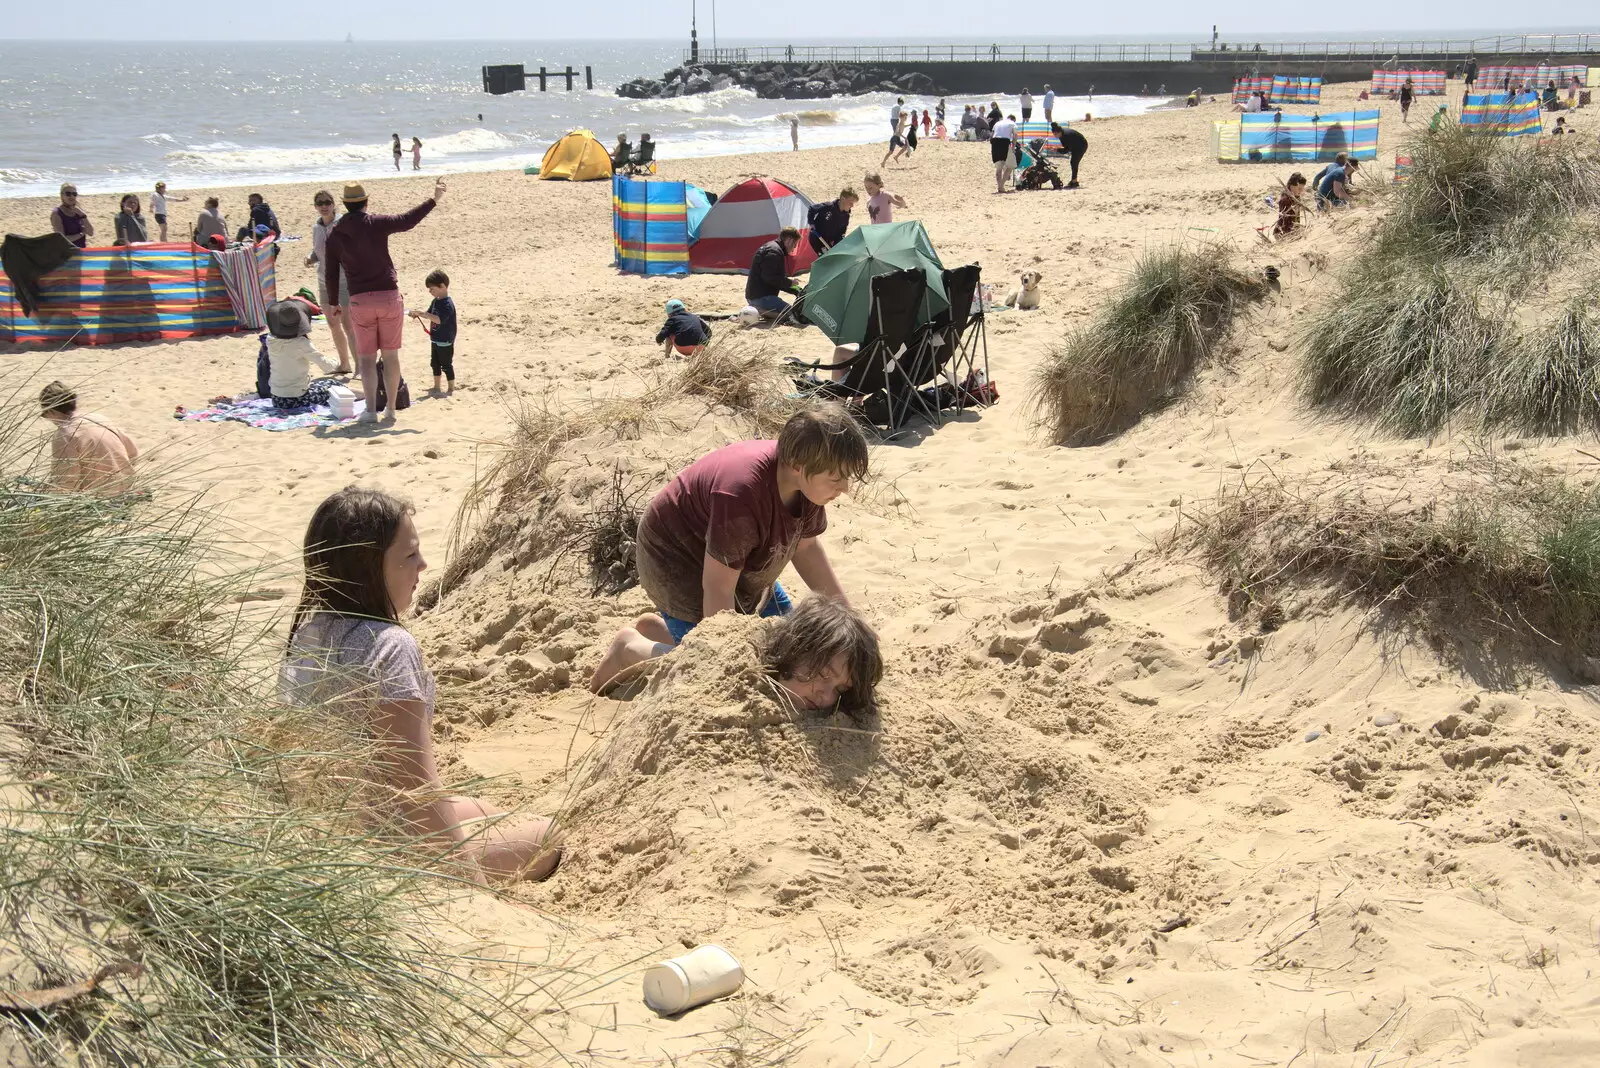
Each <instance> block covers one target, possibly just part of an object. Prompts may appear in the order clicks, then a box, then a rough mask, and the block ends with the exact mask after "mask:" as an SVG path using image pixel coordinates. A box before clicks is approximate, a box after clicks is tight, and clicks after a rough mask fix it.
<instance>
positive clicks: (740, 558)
mask: <svg viewBox="0 0 1600 1068" xmlns="http://www.w3.org/2000/svg"><path fill="white" fill-rule="evenodd" d="M866 472H867V441H866V438H865V437H864V436H863V435H862V433H861V429H860V427H858V426H857V425H856V423H855V421H854V420H853V419H852V418H851V417H850V416H849V414H847V413H846V412H845V411H844V409H843V408H840V407H837V406H835V405H826V406H823V407H819V408H815V409H810V410H807V411H804V412H800V413H798V414H796V415H794V416H792V417H791V418H790V419H789V421H788V422H787V423H785V424H784V427H783V430H782V431H781V432H780V433H779V434H778V440H777V441H742V442H737V443H735V444H733V445H727V446H724V447H723V448H720V449H718V450H716V451H715V452H712V453H710V454H708V455H706V456H704V457H702V458H700V459H699V460H696V461H695V462H694V463H692V464H690V465H689V466H688V467H686V468H684V470H683V471H682V472H680V473H679V474H678V476H677V477H676V478H674V479H673V480H672V482H671V483H670V484H668V485H667V486H666V488H665V489H663V490H662V491H661V492H660V493H657V494H656V496H655V497H654V499H652V500H651V502H650V504H649V506H648V507H646V508H645V511H644V515H643V516H642V517H641V518H640V520H639V533H638V537H637V539H636V541H635V551H636V554H637V560H638V567H639V583H640V585H642V586H643V587H644V590H645V592H646V593H648V594H649V595H650V599H651V601H653V602H654V603H655V606H656V608H657V609H658V610H659V611H658V613H651V614H649V615H644V616H640V617H639V618H638V619H637V620H635V621H634V623H633V625H632V626H631V627H624V628H623V629H622V631H621V632H620V633H619V634H618V635H617V636H616V638H615V639H613V640H612V643H611V646H610V648H609V649H608V650H607V651H606V655H605V657H604V658H603V659H602V660H601V661H600V664H599V666H598V667H596V668H595V672H594V678H593V680H592V681H591V683H590V687H591V688H592V689H593V690H594V691H595V692H596V693H600V692H602V691H603V690H604V689H605V688H606V687H607V686H608V685H610V684H611V682H612V681H614V680H615V679H616V678H617V676H618V675H619V674H620V673H622V672H624V671H626V670H627V669H628V668H631V667H633V666H634V665H636V664H639V663H642V662H643V661H645V660H648V659H650V658H651V657H653V656H660V655H662V654H663V653H666V652H669V651H670V650H671V649H672V648H674V647H675V646H676V645H677V644H678V642H679V641H681V640H682V639H683V636H684V635H685V634H687V633H689V631H690V630H692V629H694V627H695V625H696V624H697V623H699V622H700V621H701V620H702V619H704V618H706V617H707V616H712V615H716V614H717V613H718V612H725V611H733V612H741V613H744V614H746V615H761V616H786V615H788V614H789V613H790V612H791V611H792V610H793V606H792V603H791V602H790V600H789V595H788V594H787V593H786V592H785V591H784V588H783V587H782V586H781V585H780V584H779V583H778V576H779V575H781V574H782V573H783V569H784V568H785V567H787V566H788V565H789V564H790V563H791V562H792V563H793V564H794V569H795V571H797V572H799V574H800V577H801V579H803V580H804V581H805V583H806V585H807V586H808V587H810V589H811V590H812V592H814V593H819V594H822V595H823V596H825V597H829V598H833V599H835V600H838V601H840V602H843V603H848V601H847V599H846V598H845V595H844V590H843V589H841V588H840V586H839V580H838V578H836V577H835V576H834V573H833V566H832V564H830V563H829V562H828V554H827V552H826V551H825V550H824V549H823V547H822V542H821V541H820V538H821V535H822V533H823V532H824V531H825V530H827V528H828V516H827V510H826V509H827V505H828V504H830V503H831V502H832V501H833V500H834V499H836V498H837V497H839V496H840V495H841V494H843V493H844V492H845V491H846V490H848V489H849V488H850V484H851V482H852V481H859V480H860V479H862V478H863V477H864V476H865V475H866Z"/></svg>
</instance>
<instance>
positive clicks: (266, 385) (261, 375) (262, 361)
mask: <svg viewBox="0 0 1600 1068" xmlns="http://www.w3.org/2000/svg"><path fill="white" fill-rule="evenodd" d="M256 395H257V396H259V397H260V398H261V399H262V400H271V399H272V358H271V357H270V356H268V355H267V335H266V334H262V335H261V351H260V352H258V353H257V354H256Z"/></svg>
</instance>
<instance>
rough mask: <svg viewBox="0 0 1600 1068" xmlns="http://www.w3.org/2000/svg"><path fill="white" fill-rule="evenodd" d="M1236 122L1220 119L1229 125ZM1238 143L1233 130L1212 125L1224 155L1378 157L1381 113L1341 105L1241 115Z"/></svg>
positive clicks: (1278, 159) (1260, 159) (1253, 159)
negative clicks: (1326, 110)
mask: <svg viewBox="0 0 1600 1068" xmlns="http://www.w3.org/2000/svg"><path fill="white" fill-rule="evenodd" d="M1228 125H1233V124H1232V123H1218V124H1217V126H1218V127H1221V126H1228ZM1237 125H1238V130H1239V134H1238V146H1239V147H1238V149H1237V150H1236V154H1234V155H1228V154H1227V153H1228V152H1229V151H1230V150H1233V134H1232V131H1228V130H1221V129H1213V131H1212V144H1213V146H1215V148H1216V150H1217V158H1218V159H1221V160H1240V161H1245V162H1250V163H1288V162H1301V161H1305V162H1310V161H1314V160H1321V159H1332V158H1333V157H1334V156H1336V155H1338V154H1339V153H1340V152H1344V153H1347V154H1348V155H1349V156H1350V157H1352V158H1353V159H1377V158H1378V113H1377V112H1376V111H1341V112H1337V113H1334V114H1327V115H1290V114H1287V113H1277V112H1274V113H1271V114H1268V113H1263V114H1260V115H1240V116H1239V122H1238V124H1237Z"/></svg>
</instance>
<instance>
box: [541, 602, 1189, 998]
mask: <svg viewBox="0 0 1600 1068" xmlns="http://www.w3.org/2000/svg"><path fill="white" fill-rule="evenodd" d="M766 626H767V624H765V623H763V622H762V621H759V620H751V619H748V618H743V617H733V616H717V617H713V618H712V619H710V620H707V621H706V622H705V623H703V624H701V625H700V626H699V627H697V628H696V629H695V630H694V631H692V632H691V633H690V634H689V636H688V637H687V638H686V639H685V640H684V643H683V645H682V647H681V648H680V649H679V650H678V651H677V652H675V653H673V654H672V655H670V656H668V657H666V658H664V659H663V660H661V661H659V662H657V666H656V667H655V669H654V671H653V673H652V675H651V678H650V679H649V681H648V682H647V684H646V685H645V686H644V688H643V690H642V692H641V693H640V694H639V695H638V696H637V697H636V698H634V700H633V701H632V702H631V703H629V704H628V705H626V706H619V707H620V708H621V711H620V712H619V713H618V720H617V725H616V726H615V728H614V729H613V730H612V731H611V732H610V734H609V736H608V737H607V738H606V739H605V740H604V741H603V742H602V743H601V745H600V747H599V749H598V750H597V752H596V753H595V755H594V757H593V758H592V760H591V762H590V763H589V764H588V766H587V767H586V769H584V770H583V771H582V772H580V773H579V775H578V776H577V778H576V787H575V790H574V793H573V797H572V801H571V803H570V805H569V806H568V809H567V812H566V816H565V823H566V826H567V829H568V842H569V850H568V854H567V855H568V858H569V859H568V861H567V863H566V864H565V865H564V866H563V868H562V878H561V879H559V880H554V881H553V882H552V883H551V884H549V890H548V892H549V893H550V895H551V897H552V898H553V899H554V900H555V901H557V902H560V903H561V907H563V908H581V909H585V910H590V911H593V912H598V913H602V914H613V915H622V916H630V917H639V916H649V917H650V918H651V923H652V925H656V926H665V927H667V928H668V929H670V928H671V926H673V925H679V926H682V927H685V928H687V929H690V930H695V931H700V932H703V933H704V934H706V935H709V934H710V933H711V932H712V931H714V930H719V929H726V928H728V927H731V926H740V927H748V926H762V925H765V924H767V923H770V922H771V921H770V919H766V918H770V917H783V916H788V915H791V914H794V913H798V912H802V911H804V910H807V909H811V908H813V907H814V906H817V905H819V904H820V903H821V902H823V901H824V900H826V902H827V904H828V906H829V907H830V908H837V907H845V908H849V909H852V910H859V919H860V923H861V924H862V925H863V926H864V927H867V928H869V929H870V928H872V927H873V926H875V924H874V921H873V920H872V916H873V914H874V912H878V910H890V911H892V912H893V913H894V914H895V916H896V919H895V922H894V926H896V927H898V928H901V929H904V928H905V927H906V926H907V925H908V923H909V925H910V926H911V927H913V928H914V929H926V930H928V931H930V932H932V933H936V934H937V933H940V932H944V933H948V932H950V931H952V930H954V927H955V925H956V924H957V923H960V924H964V925H973V926H977V927H980V928H983V929H988V930H993V931H997V932H1010V933H1012V934H1014V935H1016V936H1018V937H1024V938H1027V939H1029V940H1030V941H1033V942H1034V943H1035V949H1036V950H1037V951H1039V952H1042V953H1045V954H1047V955H1049V956H1053V957H1058V958H1064V959H1074V958H1076V959H1082V960H1085V961H1086V966H1088V967H1092V968H1094V969H1096V970H1098V969H1099V968H1100V967H1101V965H1100V963H1099V961H1100V960H1101V959H1102V958H1107V959H1109V960H1110V961H1115V960H1116V959H1117V956H1116V955H1115V954H1109V955H1108V953H1107V952H1106V950H1107V947H1111V946H1114V945H1116V944H1117V943H1118V942H1119V941H1120V940H1122V939H1124V938H1130V937H1133V936H1134V935H1135V934H1136V933H1137V935H1138V936H1139V937H1142V932H1144V931H1147V930H1149V929H1150V928H1151V927H1153V926H1155V925H1156V923H1158V922H1159V920H1158V919H1156V916H1157V913H1158V912H1159V913H1161V914H1162V915H1170V914H1171V913H1172V912H1173V911H1175V910H1177V909H1181V908H1182V907H1183V906H1184V905H1185V904H1187V900H1188V898H1189V896H1190V895H1192V894H1194V893H1196V891H1197V888H1198V881H1197V880H1195V879H1193V878H1192V876H1189V875H1188V873H1187V870H1186V869H1185V870H1183V871H1180V869H1182V868H1183V866H1182V865H1179V866H1177V867H1174V865H1172V863H1171V861H1170V859H1168V860H1166V861H1164V862H1163V864H1162V866H1161V868H1160V869H1159V870H1152V869H1151V868H1149V867H1147V866H1146V865H1144V864H1141V858H1140V853H1141V850H1142V848H1143V846H1144V844H1145V843H1144V840H1143V838H1142V827H1143V820H1144V817H1143V811H1142V808H1141V804H1140V800H1139V797H1138V792H1137V790H1136V788H1135V787H1133V786H1132V785H1130V784H1129V783H1127V782H1126V781H1121V780H1118V779H1117V778H1114V777H1111V776H1106V775H1102V774H1100V773H1099V772H1097V771H1095V770H1093V769H1091V768H1090V767H1089V766H1088V764H1087V763H1086V762H1084V761H1083V760H1081V759H1080V758H1079V757H1077V756H1075V755H1073V754H1072V753H1070V752H1068V751H1067V749H1066V748H1065V745H1064V744H1061V743H1058V742H1056V741H1055V740H1053V739H1050V738H1047V737H1044V736H1042V735H1040V734H1039V733H1038V732H1036V731H1034V730H1031V729H1029V728H1027V727H1025V726H1021V725H1018V724H1014V723H1010V722H1007V721H1005V720H1000V719H995V718H992V717H988V716H983V715H977V714H971V713H968V712H965V711H963V710H962V709H960V708H958V707H942V706H936V705H935V704H932V703H930V699H932V698H935V697H936V695H935V694H932V693H930V694H927V695H926V697H925V696H924V695H923V694H920V693H915V692H910V690H909V689H908V688H907V687H908V684H909V685H918V686H920V685H923V682H922V680H920V679H916V678H909V679H908V678H907V677H905V676H901V677H900V679H899V680H898V681H897V682H896V684H894V685H891V686H890V687H889V689H888V690H887V691H883V690H880V697H881V707H880V709H879V712H878V715H876V716H874V717H871V718H870V719H869V720H867V721H866V722H857V721H855V720H853V719H851V718H850V717H848V716H844V715H827V714H819V713H806V712H799V711H795V710H793V709H791V708H790V707H788V706H787V704H786V703H785V702H784V701H783V700H782V698H781V696H780V693H779V691H778V690H777V688H776V687H775V685H774V684H773V682H772V680H770V679H769V678H768V677H766V676H765V674H764V673H763V672H762V671H761V670H760V668H759V666H758V665H759V650H760V646H761V642H762V641H763V637H764V630H765V628H766ZM708 905H709V906H712V907H711V908H709V909H708ZM908 913H909V916H908ZM923 948H925V946H924V945H923V943H922V942H921V941H920V940H918V941H917V942H916V944H915V946H913V945H911V944H910V943H906V944H904V945H901V946H900V947H898V948H897V947H896V946H894V945H889V944H885V945H883V946H880V947H876V949H875V952H873V953H870V954H863V955H858V956H853V958H852V959H850V960H848V961H845V962H842V965H841V966H842V967H843V968H845V969H846V970H847V971H849V972H850V973H851V974H852V977H853V978H855V979H856V981H857V982H859V983H861V984H862V985H863V986H866V987H868V988H870V989H875V990H878V991H880V992H883V993H886V994H890V995H900V996H908V995H912V994H918V996H927V993H928V989H929V988H930V987H931V988H944V987H948V986H949V985H950V984H951V983H960V982H964V981H965V980H966V978H968V977H970V975H971V974H973V972H972V969H971V968H970V967H968V966H966V965H963V966H961V967H960V968H954V967H952V968H950V969H945V968H944V967H943V966H942V965H939V964H937V963H930V961H931V960H932V958H930V957H929V956H927V955H925V954H923V953H922V949H923ZM957 955H958V956H959V954H957ZM933 957H940V954H934V955H933ZM958 971H959V972H960V973H961V974H959V975H958V974H956V973H957V972H958ZM935 973H940V974H935Z"/></svg>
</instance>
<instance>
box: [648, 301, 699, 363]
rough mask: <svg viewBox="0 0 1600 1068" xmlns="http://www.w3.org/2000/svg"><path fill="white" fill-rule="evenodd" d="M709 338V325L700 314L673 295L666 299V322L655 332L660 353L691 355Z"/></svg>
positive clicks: (666, 354)
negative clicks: (696, 313)
mask: <svg viewBox="0 0 1600 1068" xmlns="http://www.w3.org/2000/svg"><path fill="white" fill-rule="evenodd" d="M710 340H711V327H709V326H707V325H706V321H705V320H704V319H702V318H700V316H698V315H695V314H694V313H693V312H691V311H690V310H689V309H688V307H687V306H686V305H685V304H684V303H683V301H681V300H679V299H677V298H676V297H674V298H673V299H671V300H669V301H667V322H666V325H665V326H663V327H662V328H661V329H660V331H659V332H657V334H656V343H657V344H659V345H660V346H661V355H663V356H671V355H672V354H673V353H674V352H676V353H677V354H678V355H679V356H693V355H694V354H695V353H697V352H699V351H700V350H701V349H703V348H705V347H706V343H707V342H709V341H710Z"/></svg>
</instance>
